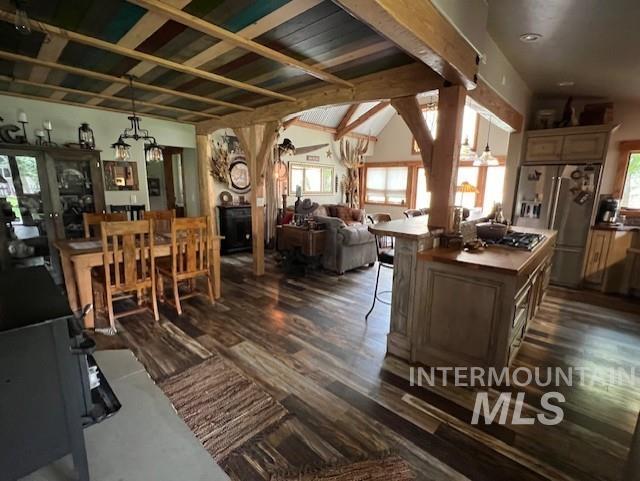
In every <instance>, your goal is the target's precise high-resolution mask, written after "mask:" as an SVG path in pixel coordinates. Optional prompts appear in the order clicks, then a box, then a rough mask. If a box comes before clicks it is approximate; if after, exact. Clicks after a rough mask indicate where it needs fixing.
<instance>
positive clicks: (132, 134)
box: [111, 75, 163, 162]
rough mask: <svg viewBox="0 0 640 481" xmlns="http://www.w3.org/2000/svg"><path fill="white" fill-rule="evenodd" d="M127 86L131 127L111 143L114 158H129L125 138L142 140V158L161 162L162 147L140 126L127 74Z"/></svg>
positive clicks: (131, 84)
mask: <svg viewBox="0 0 640 481" xmlns="http://www.w3.org/2000/svg"><path fill="white" fill-rule="evenodd" d="M128 78H129V87H130V89H131V116H129V117H128V119H129V121H130V122H131V127H127V128H126V129H124V131H123V132H122V133H121V134H120V136H119V137H118V140H117V142H115V143H113V144H111V147H112V148H113V151H114V156H115V159H116V160H129V159H130V158H131V153H130V150H131V145H129V144H127V143H126V142H125V139H133V140H135V141H138V140H140V139H142V140H144V141H145V143H144V158H145V160H146V161H147V162H162V161H163V156H162V147H161V146H160V145H158V142H157V141H156V138H155V137H153V136H152V135H149V131H148V130H147V129H143V128H141V127H140V117H138V116H137V115H136V98H135V91H134V89H133V76H131V75H129V76H128Z"/></svg>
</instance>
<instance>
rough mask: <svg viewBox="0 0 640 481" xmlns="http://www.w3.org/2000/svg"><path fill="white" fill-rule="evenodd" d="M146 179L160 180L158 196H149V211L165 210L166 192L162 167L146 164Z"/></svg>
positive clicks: (160, 165)
mask: <svg viewBox="0 0 640 481" xmlns="http://www.w3.org/2000/svg"><path fill="white" fill-rule="evenodd" d="M147 178H156V179H159V180H160V195H158V196H151V195H150V196H149V209H150V210H165V209H166V208H167V190H166V181H165V178H164V165H162V164H161V163H156V162H154V163H151V164H148V165H147Z"/></svg>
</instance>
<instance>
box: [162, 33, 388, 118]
mask: <svg viewBox="0 0 640 481" xmlns="http://www.w3.org/2000/svg"><path fill="white" fill-rule="evenodd" d="M392 46H393V44H392V43H391V42H389V41H388V40H383V41H381V42H376V43H374V44H371V45H367V46H366V47H362V48H359V49H357V50H352V51H350V52H348V53H345V54H342V55H336V56H332V57H331V58H330V59H327V60H324V61H322V62H317V63H312V64H310V65H312V66H315V67H321V68H327V69H328V68H332V67H335V66H337V65H343V64H345V63H347V62H351V61H353V60H357V59H360V58H364V57H368V56H369V55H373V54H376V53H378V52H380V51H382V50H384V49H386V48H389V47H392ZM280 73H281V72H280V70H271V71H269V72H267V73H265V74H263V75H260V76H259V77H256V78H254V79H252V81H253V82H258V83H262V82H268V81H269V80H272V79H274V78H276V77H277V76H278V75H279V74H280ZM219 94H220V95H225V94H226V92H225V91H224V90H222V91H220V92H219ZM156 100H157V99H156ZM207 111H209V110H207ZM183 118H184V119H185V120H188V118H186V117H183Z"/></svg>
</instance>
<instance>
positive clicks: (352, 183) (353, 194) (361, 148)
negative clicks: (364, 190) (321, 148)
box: [340, 138, 369, 208]
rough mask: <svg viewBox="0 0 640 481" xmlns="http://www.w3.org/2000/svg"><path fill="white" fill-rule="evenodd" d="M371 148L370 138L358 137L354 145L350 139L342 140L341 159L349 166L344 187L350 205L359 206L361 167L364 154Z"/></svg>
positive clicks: (343, 183) (344, 179) (343, 182)
mask: <svg viewBox="0 0 640 481" xmlns="http://www.w3.org/2000/svg"><path fill="white" fill-rule="evenodd" d="M368 148H369V138H367V139H366V140H365V139H358V141H357V142H356V145H355V146H353V145H352V144H351V143H350V142H349V141H348V140H345V139H341V140H340V159H341V160H342V163H343V164H344V166H345V167H346V168H347V173H346V174H345V175H343V176H342V188H343V190H344V192H345V195H346V197H347V199H346V200H347V203H348V204H349V206H350V207H354V208H355V207H359V205H360V196H359V195H358V191H359V189H360V187H359V186H360V173H359V170H358V169H359V168H360V167H362V165H363V163H364V161H363V157H364V154H365V153H366V152H367V149H368Z"/></svg>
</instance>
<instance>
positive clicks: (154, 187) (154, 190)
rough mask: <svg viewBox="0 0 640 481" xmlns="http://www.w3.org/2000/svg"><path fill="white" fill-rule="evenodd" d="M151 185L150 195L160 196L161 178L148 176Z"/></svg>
mask: <svg viewBox="0 0 640 481" xmlns="http://www.w3.org/2000/svg"><path fill="white" fill-rule="evenodd" d="M147 185H148V186H149V197H160V195H161V194H160V179H159V178H158V177H149V178H147Z"/></svg>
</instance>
